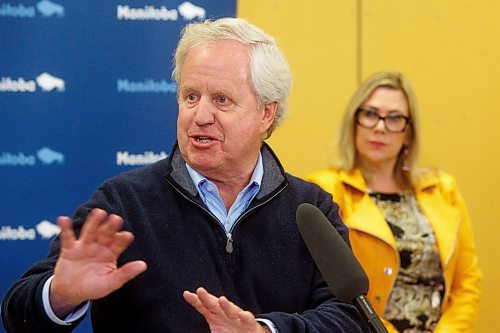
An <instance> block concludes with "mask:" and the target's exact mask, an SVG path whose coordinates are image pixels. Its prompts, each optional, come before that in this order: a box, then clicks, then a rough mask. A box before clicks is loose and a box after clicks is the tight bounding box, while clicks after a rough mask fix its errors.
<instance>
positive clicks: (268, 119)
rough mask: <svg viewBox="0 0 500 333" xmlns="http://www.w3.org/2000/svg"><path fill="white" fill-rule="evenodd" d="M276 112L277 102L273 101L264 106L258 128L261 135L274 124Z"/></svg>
mask: <svg viewBox="0 0 500 333" xmlns="http://www.w3.org/2000/svg"><path fill="white" fill-rule="evenodd" d="M276 112H278V102H276V101H274V102H270V103H266V104H264V110H262V120H261V126H260V131H261V133H265V132H266V131H267V130H268V129H269V128H270V127H271V125H272V123H273V122H274V117H275V116H276Z"/></svg>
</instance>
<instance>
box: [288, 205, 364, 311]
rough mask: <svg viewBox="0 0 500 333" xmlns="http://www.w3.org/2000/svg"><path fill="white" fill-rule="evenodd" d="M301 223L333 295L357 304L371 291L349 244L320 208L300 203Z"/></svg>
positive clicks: (311, 251)
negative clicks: (356, 301) (356, 299)
mask: <svg viewBox="0 0 500 333" xmlns="http://www.w3.org/2000/svg"><path fill="white" fill-rule="evenodd" d="M296 218H297V225H298V227H299V231H300V233H301V235H302V238H303V239H304V241H305V243H306V245H307V248H308V249H309V252H310V253H311V256H312V257H313V259H314V262H315V263H316V265H317V266H318V268H319V270H320V272H321V274H322V275H323V278H324V279H325V281H326V283H327V284H328V286H329V287H330V289H331V290H332V292H333V294H334V295H335V296H336V297H337V298H338V299H340V300H341V301H343V302H345V303H351V304H352V303H353V301H354V299H355V298H356V297H358V296H360V295H366V294H367V293H368V277H367V276H366V273H365V271H364V270H363V268H362V267H361V265H360V263H359V262H358V260H357V259H356V257H355V256H354V254H353V253H352V251H351V249H350V248H349V246H348V245H347V244H346V242H345V241H344V240H343V239H342V237H341V236H340V235H339V233H338V232H337V230H336V229H335V228H334V226H333V225H332V224H331V222H330V221H329V220H328V219H327V218H326V216H325V215H324V214H323V213H322V212H321V210H319V208H317V207H316V206H313V205H311V204H308V203H303V204H300V205H299V207H298V208H297V212H296Z"/></svg>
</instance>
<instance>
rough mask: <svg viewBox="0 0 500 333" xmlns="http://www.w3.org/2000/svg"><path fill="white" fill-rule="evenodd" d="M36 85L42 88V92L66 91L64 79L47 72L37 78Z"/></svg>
mask: <svg viewBox="0 0 500 333" xmlns="http://www.w3.org/2000/svg"><path fill="white" fill-rule="evenodd" d="M36 83H37V84H38V85H39V86H40V88H42V91H46V92H47V91H52V90H54V89H57V91H64V89H65V87H64V86H65V83H64V80H63V79H60V78H58V77H55V76H53V75H51V74H49V73H47V72H44V73H42V74H40V75H38V76H37V77H36Z"/></svg>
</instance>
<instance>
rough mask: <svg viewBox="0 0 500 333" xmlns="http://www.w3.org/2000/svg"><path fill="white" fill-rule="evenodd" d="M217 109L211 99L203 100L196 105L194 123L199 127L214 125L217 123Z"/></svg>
mask: <svg viewBox="0 0 500 333" xmlns="http://www.w3.org/2000/svg"><path fill="white" fill-rule="evenodd" d="M216 110H217V108H216V107H215V105H213V103H212V101H211V100H210V99H209V98H203V97H202V98H201V99H200V101H199V102H198V105H196V110H195V114H194V122H195V123H196V125H198V126H203V125H207V124H212V123H214V122H215V112H216Z"/></svg>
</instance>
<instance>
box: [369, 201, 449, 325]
mask: <svg viewBox="0 0 500 333" xmlns="http://www.w3.org/2000/svg"><path fill="white" fill-rule="evenodd" d="M370 197H371V198H372V200H373V201H374V202H375V204H376V205H377V207H378V208H379V209H380V210H381V211H382V213H383V214H384V216H385V220H386V221H387V223H388V224H389V227H390V228H391V230H392V233H393V234H394V238H395V239H396V246H397V249H398V251H399V257H400V260H401V263H400V265H401V266H400V269H399V272H398V275H397V276H396V280H395V283H394V286H393V288H392V290H391V294H390V296H389V300H388V302H387V305H386V308H385V312H384V318H386V319H387V320H388V321H390V322H391V323H392V324H393V325H394V326H395V327H396V328H397V329H398V331H399V332H401V333H422V332H425V333H427V332H433V330H434V328H435V326H436V323H437V322H438V320H439V317H440V316H441V300H442V298H443V295H444V289H445V288H444V277H443V270H442V268H441V263H440V260H439V250H438V248H437V243H436V237H435V235H434V231H433V230H432V226H431V225H430V223H429V221H428V219H427V218H426V217H425V215H424V214H423V212H422V211H421V210H420V207H419V205H418V202H417V200H416V198H415V195H414V194H413V192H404V193H401V194H386V193H370Z"/></svg>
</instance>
